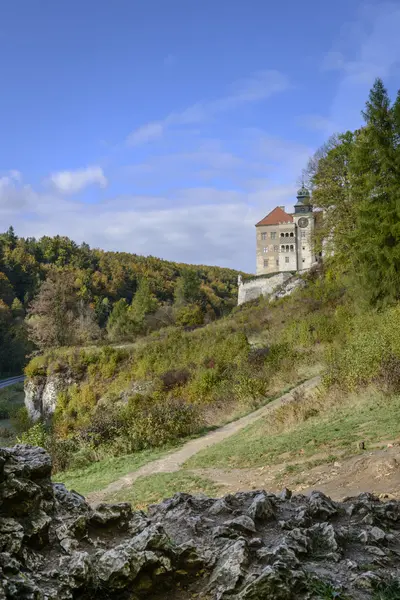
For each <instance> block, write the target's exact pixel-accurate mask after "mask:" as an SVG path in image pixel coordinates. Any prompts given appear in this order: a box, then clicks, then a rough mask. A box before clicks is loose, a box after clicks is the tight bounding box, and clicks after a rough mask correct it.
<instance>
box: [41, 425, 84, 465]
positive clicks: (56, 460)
mask: <svg viewBox="0 0 400 600" xmlns="http://www.w3.org/2000/svg"><path fill="white" fill-rule="evenodd" d="M48 446H49V447H48V449H49V451H50V454H51V457H52V461H53V473H57V472H58V471H65V470H66V469H68V468H69V466H70V464H71V462H73V459H74V456H75V455H76V453H77V452H79V444H78V443H77V441H76V440H74V439H69V438H68V439H66V440H61V439H59V438H56V437H55V435H54V433H53V434H52V435H51V437H49V441H48Z"/></svg>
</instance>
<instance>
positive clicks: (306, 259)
mask: <svg viewBox="0 0 400 600" xmlns="http://www.w3.org/2000/svg"><path fill="white" fill-rule="evenodd" d="M293 219H294V223H295V225H296V238H297V239H296V241H297V244H296V245H297V265H298V266H297V268H298V270H299V271H303V270H308V269H310V268H311V266H312V265H313V264H314V263H315V256H314V251H313V237H314V227H315V216H314V214H313V209H312V204H311V197H310V192H309V191H308V190H307V188H305V187H304V185H303V186H302V187H301V188H300V189H299V191H298V192H297V203H296V204H295V206H294V215H293Z"/></svg>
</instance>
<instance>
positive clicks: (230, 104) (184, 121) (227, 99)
mask: <svg viewBox="0 0 400 600" xmlns="http://www.w3.org/2000/svg"><path fill="white" fill-rule="evenodd" d="M288 88H289V81H288V79H287V77H286V76H285V75H283V74H282V73H280V72H279V71H275V70H264V71H258V72H257V73H254V74H253V75H252V76H251V77H248V78H247V79H242V80H239V81H237V82H236V83H235V84H234V85H233V86H232V93H231V94H228V95H227V96H223V97H222V98H218V99H216V100H211V101H205V102H197V103H196V104H193V105H192V106H189V107H188V108H186V109H184V110H182V111H179V112H174V113H171V114H169V115H168V116H167V117H165V119H163V120H161V121H154V122H152V123H147V124H145V125H142V126H141V127H139V128H138V129H135V130H134V131H133V132H132V133H130V134H129V136H128V138H127V140H126V142H127V144H128V145H137V144H141V143H145V142H149V141H153V140H155V139H159V138H160V137H162V135H163V134H164V133H165V131H166V130H167V129H168V128H169V127H173V126H185V125H190V124H193V123H200V122H202V121H205V120H206V119H208V118H210V117H212V116H215V115H217V114H219V113H222V112H225V111H228V110H233V109H236V108H239V107H240V106H242V105H244V104H248V103H252V102H260V101H262V100H266V99H267V98H269V97H270V96H272V95H273V94H277V93H279V92H283V91H285V90H287V89H288Z"/></svg>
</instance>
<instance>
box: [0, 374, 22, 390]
mask: <svg viewBox="0 0 400 600" xmlns="http://www.w3.org/2000/svg"><path fill="white" fill-rule="evenodd" d="M24 379H25V375H17V376H16V377H9V378H8V379H1V380H0V390H1V388H5V387H8V386H9V385H13V384H14V383H20V382H22V381H24Z"/></svg>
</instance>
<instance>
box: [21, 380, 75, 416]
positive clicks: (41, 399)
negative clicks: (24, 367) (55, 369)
mask: <svg viewBox="0 0 400 600" xmlns="http://www.w3.org/2000/svg"><path fill="white" fill-rule="evenodd" d="M74 383H75V381H74V379H73V378H72V376H67V375H65V374H54V375H48V376H40V377H39V376H38V377H34V378H33V379H26V380H25V386H24V391H25V406H26V409H27V411H28V414H29V416H30V417H31V419H33V420H34V421H37V420H38V419H45V420H48V419H50V418H51V417H52V415H53V413H54V411H55V409H56V405H57V396H58V394H59V393H60V392H62V391H64V390H66V389H67V388H68V387H69V386H70V385H73V384H74Z"/></svg>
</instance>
